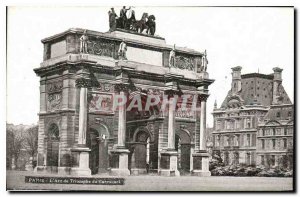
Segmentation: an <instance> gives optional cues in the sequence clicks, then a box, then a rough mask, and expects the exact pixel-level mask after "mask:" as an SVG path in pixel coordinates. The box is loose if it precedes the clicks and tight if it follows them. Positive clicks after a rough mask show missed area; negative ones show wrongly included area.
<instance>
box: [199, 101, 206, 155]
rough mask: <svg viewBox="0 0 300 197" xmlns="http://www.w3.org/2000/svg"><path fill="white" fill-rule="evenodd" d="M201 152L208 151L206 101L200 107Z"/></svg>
mask: <svg viewBox="0 0 300 197" xmlns="http://www.w3.org/2000/svg"><path fill="white" fill-rule="evenodd" d="M199 137H200V140H199V143H200V144H199V147H200V150H205V151H206V99H205V100H202V101H201V107H200V133H199Z"/></svg>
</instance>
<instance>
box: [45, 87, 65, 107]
mask: <svg viewBox="0 0 300 197" xmlns="http://www.w3.org/2000/svg"><path fill="white" fill-rule="evenodd" d="M46 87H47V93H48V95H47V111H55V110H59V109H60V107H61V100H62V88H63V83H62V81H54V82H51V83H48V84H47V86H46Z"/></svg>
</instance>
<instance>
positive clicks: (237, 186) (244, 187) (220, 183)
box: [6, 171, 293, 191]
mask: <svg viewBox="0 0 300 197" xmlns="http://www.w3.org/2000/svg"><path fill="white" fill-rule="evenodd" d="M25 176H48V177H49V176H50V177H55V176H57V177H59V175H53V174H48V175H40V174H34V173H32V172H24V171H7V174H6V177H7V189H8V190H54V191H61V190H64V191H67V190H69V191H73V190H89V191H291V190H292V189H293V179H292V178H283V177H282V178H276V177H214V176H212V177H196V176H181V177H162V176H157V175H156V176H154V175H144V176H128V177H125V184H124V185H109V186H108V185H80V184H33V183H25ZM64 177H66V176H64ZM92 177H99V176H92ZM101 177H112V176H108V175H103V176H101Z"/></svg>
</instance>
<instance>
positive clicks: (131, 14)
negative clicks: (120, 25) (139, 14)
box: [125, 7, 136, 30]
mask: <svg viewBox="0 0 300 197" xmlns="http://www.w3.org/2000/svg"><path fill="white" fill-rule="evenodd" d="M126 16H127V22H126V24H125V29H128V30H134V29H133V24H134V23H135V22H136V19H135V12H134V10H133V8H132V7H129V9H128V10H127V12H126Z"/></svg>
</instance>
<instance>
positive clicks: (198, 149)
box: [34, 28, 213, 176]
mask: <svg viewBox="0 0 300 197" xmlns="http://www.w3.org/2000/svg"><path fill="white" fill-rule="evenodd" d="M42 43H43V45H44V58H43V62H42V63H41V66H40V67H39V68H36V69H34V71H35V73H36V74H37V75H38V76H39V77H40V112H39V134H38V156H37V158H38V161H37V167H36V169H35V170H36V171H37V172H41V173H42V172H52V173H59V174H71V175H91V174H99V173H111V174H115V175H129V174H144V173H148V172H155V173H158V174H160V175H165V176H173V175H180V174H182V173H191V174H193V175H198V176H209V175H210V172H209V168H208V158H209V155H208V153H207V151H206V147H205V142H206V136H205V134H206V101H207V98H208V96H209V94H208V87H209V85H210V84H211V83H213V80H212V79H209V76H208V73H207V72H206V64H207V59H206V52H203V53H202V52H198V51H195V50H192V49H188V48H181V47H177V46H176V48H175V47H173V46H169V45H167V44H166V41H165V39H164V38H162V37H158V36H155V35H145V34H141V33H136V32H132V31H130V30H124V29H115V30H113V31H110V32H107V33H101V32H96V31H91V30H84V29H79V28H72V29H69V30H67V31H65V32H62V33H59V34H56V35H53V36H51V37H48V38H45V39H43V40H42ZM170 54H172V55H171V56H172V57H170ZM186 94H188V95H191V97H190V98H189V99H188V102H187V103H188V106H190V105H189V104H192V101H193V100H194V101H196V102H195V103H196V106H197V110H196V111H189V110H180V108H179V107H177V106H176V110H172V108H171V106H172V105H173V104H172V103H173V102H172V101H174V99H175V98H177V96H179V98H181V96H182V95H186ZM135 95H139V97H140V98H141V101H142V110H140V109H138V110H137V109H136V108H132V110H129V111H128V110H126V107H127V106H128V105H130V103H131V102H132V100H133V99H134V98H135ZM153 95H155V96H158V97H160V98H162V97H167V98H168V99H169V104H168V106H169V107H168V109H167V110H161V103H158V104H157V105H155V106H154V105H153V106H151V107H150V108H149V109H148V110H147V109H146V108H144V107H145V105H146V104H147V99H149V97H153ZM116 96H124V97H125V98H127V99H128V100H127V102H125V103H122V104H121V105H119V106H118V107H117V108H115V105H117V104H119V103H116V102H115V99H114V98H115V97H116ZM195 98H196V99H195ZM178 100H180V99H178ZM117 101H119V100H117ZM178 103H179V104H178ZM176 105H180V101H178V102H177V104H176Z"/></svg>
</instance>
